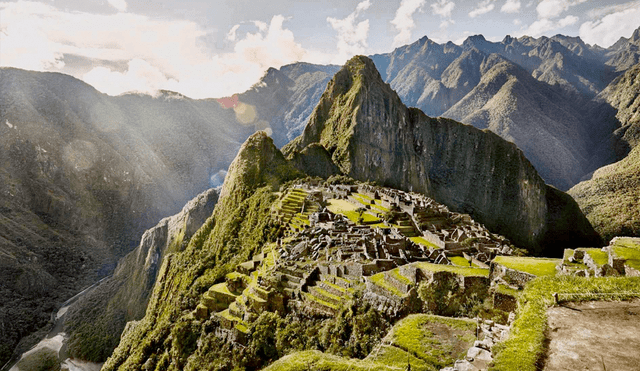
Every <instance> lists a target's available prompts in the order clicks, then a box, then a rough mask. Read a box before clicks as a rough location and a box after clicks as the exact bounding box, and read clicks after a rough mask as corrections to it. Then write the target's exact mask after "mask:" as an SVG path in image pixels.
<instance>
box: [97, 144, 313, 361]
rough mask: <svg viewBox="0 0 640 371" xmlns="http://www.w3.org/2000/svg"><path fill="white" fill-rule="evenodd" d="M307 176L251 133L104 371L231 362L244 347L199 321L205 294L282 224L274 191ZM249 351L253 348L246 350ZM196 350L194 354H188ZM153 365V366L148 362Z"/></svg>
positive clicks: (170, 257) (168, 258)
mask: <svg viewBox="0 0 640 371" xmlns="http://www.w3.org/2000/svg"><path fill="white" fill-rule="evenodd" d="M300 175H301V174H300V173H299V172H297V171H296V170H294V169H293V168H291V167H290V166H289V165H288V164H287V162H286V160H285V159H284V157H283V156H282V153H280V151H279V150H278V149H277V148H276V147H275V145H274V144H273V140H271V138H269V137H268V136H267V135H266V134H265V133H264V132H257V133H255V134H254V135H252V136H251V137H250V138H249V139H247V141H246V142H245V144H243V146H242V147H241V149H240V152H239V153H238V156H237V157H236V159H235V160H234V161H233V163H232V164H231V166H230V168H229V173H228V174H227V177H226V179H225V183H224V186H223V190H222V192H221V194H220V198H219V201H218V204H217V205H216V208H215V210H214V212H213V215H212V216H211V217H210V218H209V219H208V220H207V221H206V223H205V224H204V225H202V227H201V228H200V229H199V230H198V232H196V234H195V235H194V236H193V237H192V238H191V240H190V241H189V244H188V246H187V247H186V248H185V249H184V250H183V251H179V252H175V253H171V254H169V255H167V256H166V257H165V259H164V260H163V263H162V268H161V269H160V272H159V274H158V279H157V281H156V285H155V287H154V291H153V295H152V297H151V300H150V302H149V305H148V308H147V314H146V315H145V317H144V318H143V319H142V320H141V321H139V322H137V323H131V324H130V325H129V326H128V327H127V329H126V330H125V333H124V334H123V337H122V339H121V341H120V344H119V345H118V348H117V349H116V350H115V351H114V353H113V355H112V356H111V357H110V358H109V360H108V361H107V362H106V363H105V365H104V368H103V369H105V370H115V369H120V370H129V369H140V368H142V366H143V365H147V364H148V365H149V366H148V367H156V365H157V366H158V367H168V366H169V364H170V363H171V364H172V365H173V367H174V368H177V369H193V370H195V369H204V368H209V369H211V368H216V367H221V366H222V365H225V366H227V367H230V365H231V364H233V362H234V361H240V360H241V359H235V360H234V358H233V357H234V356H238V354H237V353H238V352H242V350H241V349H240V350H239V349H238V348H234V349H230V348H229V347H228V346H225V345H224V342H223V341H222V340H220V339H219V338H218V337H216V335H215V333H214V330H215V329H216V327H218V325H217V324H216V323H213V322H212V321H210V320H209V321H206V322H204V323H201V322H199V321H196V320H194V317H193V314H192V310H193V309H194V308H195V306H196V305H197V303H198V300H199V299H198V298H199V297H200V296H201V295H202V294H203V293H204V292H205V291H207V289H208V288H209V287H210V286H211V285H212V284H213V283H215V282H218V281H220V280H221V279H222V278H223V277H224V275H225V274H226V273H229V272H230V271H231V269H232V267H235V266H236V265H237V264H239V263H240V262H243V261H245V260H247V259H249V258H250V257H251V256H253V254H255V253H257V251H258V248H261V247H262V245H263V244H264V243H265V242H267V241H274V240H275V238H276V235H277V228H275V225H274V224H273V222H272V219H271V206H272V204H273V202H274V201H275V200H276V196H275V195H274V194H273V193H272V191H273V190H277V189H278V187H279V185H280V184H281V183H283V182H285V181H287V180H290V179H292V177H296V176H300ZM245 351H251V350H250V349H246V350H245ZM191 353H194V356H192V357H189V356H190V355H191ZM145 367H147V366H145Z"/></svg>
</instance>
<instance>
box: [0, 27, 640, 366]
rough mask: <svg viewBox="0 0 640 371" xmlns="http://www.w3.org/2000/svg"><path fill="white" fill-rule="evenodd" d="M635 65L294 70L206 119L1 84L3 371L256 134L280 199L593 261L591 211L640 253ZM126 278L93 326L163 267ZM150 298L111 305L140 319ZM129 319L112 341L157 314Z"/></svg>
mask: <svg viewBox="0 0 640 371" xmlns="http://www.w3.org/2000/svg"><path fill="white" fill-rule="evenodd" d="M639 47H640V29H639V30H636V31H635V32H634V33H633V35H631V37H630V38H621V39H620V40H619V41H618V42H617V43H615V44H614V45H612V46H611V47H609V48H607V49H603V48H600V47H597V46H590V45H587V44H585V43H584V42H583V41H582V40H580V39H579V38H572V37H566V36H562V35H556V36H554V37H551V38H547V37H541V38H538V39H535V38H531V37H526V36H525V37H520V38H512V37H508V36H507V37H505V39H504V40H502V41H501V42H490V41H487V40H486V39H484V37H482V36H473V37H470V38H468V39H467V40H466V41H465V42H464V43H463V44H462V45H460V46H459V45H455V44H453V43H451V42H449V43H446V44H438V43H435V42H433V41H432V40H429V39H428V38H426V37H423V38H421V39H420V40H418V41H416V42H415V43H413V44H411V45H407V46H403V47H400V48H398V49H396V50H394V51H393V52H391V53H387V54H378V55H373V56H371V57H370V60H369V59H367V58H363V57H360V59H358V60H354V61H352V65H351V67H353V64H356V65H364V66H366V68H364V69H363V70H358V71H355V70H354V71H351V72H349V68H347V69H346V70H345V69H342V68H341V67H339V66H321V65H312V64H308V63H295V64H291V65H288V66H284V67H282V68H280V69H273V68H272V69H269V70H268V71H267V72H266V73H265V75H264V77H263V78H262V79H261V80H260V81H259V82H257V83H256V84H255V85H254V86H253V87H252V88H251V89H249V90H248V91H246V92H244V93H241V94H237V95H234V96H232V97H226V98H220V99H203V100H193V99H190V98H188V97H185V96H183V95H180V94H178V93H174V92H168V91H161V92H158V94H157V95H156V96H149V95H142V94H134V93H131V94H124V95H121V96H117V97H110V96H107V95H105V94H102V93H100V92H98V91H97V90H95V89H94V88H92V87H91V86H89V85H87V84H85V83H83V82H81V81H79V80H77V79H75V78H73V77H70V76H67V75H63V74H57V73H40V72H31V71H23V70H18V69H13V68H2V69H0V164H2V166H1V167H0V202H1V203H0V212H1V215H0V217H1V219H0V267H1V268H2V269H0V275H1V277H0V292H1V295H2V296H1V297H2V298H6V300H3V302H2V304H0V305H2V311H0V316H1V318H0V321H1V322H2V324H3V326H2V327H0V337H2V338H3V339H6V341H4V342H2V344H1V345H0V364H3V363H4V362H5V361H6V360H8V359H9V357H10V356H11V354H12V353H13V352H14V351H15V352H16V353H20V352H22V351H24V350H26V349H28V348H29V347H30V345H31V344H33V343H34V342H35V341H37V338H38V336H40V335H42V331H46V327H45V330H40V332H39V333H38V332H37V331H38V330H39V329H42V328H43V326H45V325H46V324H47V322H48V320H49V314H50V312H51V311H53V310H54V309H55V308H56V306H57V305H58V304H59V303H61V302H62V301H64V299H65V298H68V297H69V296H71V294H72V293H75V292H78V291H80V289H81V288H82V287H85V286H87V285H88V284H90V283H92V282H94V281H95V280H97V279H98V278H100V277H104V276H105V275H108V274H110V273H111V272H112V270H113V269H114V268H115V266H116V263H117V261H118V259H120V258H121V257H123V256H124V255H125V254H127V253H128V252H129V251H131V250H132V249H134V248H135V247H136V246H138V242H139V240H140V236H141V235H142V233H143V231H144V230H145V229H147V228H150V227H151V226H153V225H154V224H155V223H157V221H158V220H159V219H161V218H162V217H165V216H167V215H171V214H174V213H176V212H178V211H179V210H180V209H181V208H182V206H183V205H184V204H185V203H186V202H187V201H188V200H189V199H191V198H192V197H194V196H196V195H198V194H199V193H200V192H203V191H205V190H206V189H207V188H209V187H210V186H218V185H220V184H222V180H223V179H224V174H225V173H226V170H227V168H228V167H229V165H230V164H231V162H232V160H233V159H234V158H235V157H236V153H237V151H238V149H239V148H240V146H241V143H243V142H244V141H245V140H246V139H247V138H248V137H249V136H250V135H251V134H252V133H253V132H255V131H256V130H266V131H267V132H268V133H269V134H270V135H271V137H272V138H273V145H275V146H276V147H279V148H282V152H283V153H284V154H282V153H280V152H279V151H278V152H275V151H274V152H273V156H275V157H277V158H278V161H277V162H279V163H281V164H282V166H283V168H282V169H280V170H281V172H280V173H278V174H279V175H278V176H277V177H276V178H278V179H279V178H283V179H284V178H288V177H292V176H294V175H295V174H298V175H299V174H300V172H302V173H305V174H308V175H310V176H320V177H323V178H327V177H329V176H331V175H335V174H339V173H342V174H347V175H349V176H351V177H353V178H356V179H359V180H363V181H365V180H369V181H376V182H378V183H379V184H384V185H387V186H392V187H395V188H398V189H404V190H407V191H416V192H423V193H426V194H429V195H431V196H433V197H434V198H435V199H437V200H439V201H440V202H442V203H444V204H446V205H448V206H449V207H451V208H452V209H453V210H456V211H459V212H466V213H469V214H471V215H473V217H474V218H476V219H478V220H481V221H482V222H483V223H485V224H486V225H487V226H488V227H489V228H491V229H492V230H494V231H495V232H496V233H502V234H504V235H506V236H508V237H509V238H510V239H511V240H512V241H513V242H514V243H516V244H517V245H520V246H522V247H526V248H528V249H529V250H530V251H532V252H535V253H538V254H542V253H545V254H548V253H551V254H555V253H557V250H556V249H557V248H558V246H562V245H563V244H567V243H583V244H585V245H592V244H598V243H599V242H598V241H597V240H598V237H597V235H596V234H595V232H593V229H591V226H590V225H589V223H588V222H587V219H584V216H583V215H582V213H580V210H579V209H578V206H577V205H579V206H580V207H581V208H582V210H583V211H584V213H585V215H586V216H587V218H588V220H589V221H590V222H591V224H592V225H593V226H594V227H595V229H596V231H597V232H598V233H600V234H601V236H602V237H604V238H606V239H608V238H610V237H611V236H613V235H617V234H620V233H625V234H632V235H635V234H638V231H639V230H640V228H639V227H638V219H637V217H636V214H637V213H636V212H635V208H634V205H635V204H636V203H637V198H638V196H637V194H636V193H637V192H636V191H635V190H637V189H638V187H637V184H638V152H637V151H638V150H637V148H636V143H637V138H638V134H637V133H638V125H637V122H638V113H637V108H638V94H637V91H638V82H637V81H638V80H637V76H638V70H639V67H638V59H639V55H640V51H639V49H638V48H639ZM363 71H364V72H363ZM354 76H360V77H362V78H363V81H359V82H358V81H356V80H358V79H357V78H355V79H354ZM358 84H361V85H360V87H359V88H356V87H357V86H356V85H358ZM362 84H363V85H362ZM412 106H414V107H417V109H416V108H407V107H412ZM429 116H442V117H441V118H437V119H436V118H431V117H429ZM453 120H456V121H460V122H462V123H463V124H468V125H460V124H459V123H457V122H455V121H453ZM395 125H399V126H397V127H396V126H395ZM477 129H480V130H477ZM493 133H495V134H497V135H494V134H493ZM296 138H297V139H296ZM501 138H502V139H501ZM503 139H506V141H505V140H503ZM509 142H511V143H509ZM288 143H289V144H288ZM263 144H264V143H263ZM270 145H271V144H270ZM270 145H269V146H270ZM269 146H268V147H269ZM471 147H472V148H474V150H475V151H476V152H469V151H468V150H469V148H471ZM269 148H270V147H269ZM277 153H280V154H277ZM443 154H446V155H443ZM280 156H282V157H280ZM285 156H286V159H285ZM275 157H274V158H275ZM245 160H246V161H247V162H249V163H250V162H251V161H252V160H251V159H249V158H246V159H245ZM609 164H611V165H609ZM605 165H608V166H605ZM264 166H267V165H264ZM603 166H605V167H603ZM598 169H599V170H598ZM260 171H262V170H260ZM260 171H259V172H258V173H260ZM274 171H275V170H274ZM283 172H284V173H283ZM285 173H286V174H285ZM283 174H284V175H283ZM270 177H273V176H270ZM581 180H585V182H582V183H580V184H578V183H579V182H580V181H581ZM545 183H549V184H551V185H552V186H554V187H550V186H548V185H546V184H545ZM576 184H577V185H576ZM239 187H240V190H242V189H243V187H244V186H242V185H240V186H239ZM571 187H573V188H571ZM226 188H227V189H228V186H226ZM570 188H571V189H570ZM568 189H570V190H569V194H570V195H572V196H573V197H574V198H575V199H576V201H577V202H578V204H577V205H576V203H575V202H574V201H573V200H572V199H571V197H569V196H567V195H566V194H565V193H564V192H562V191H560V190H568ZM223 192H224V191H223ZM232 193H235V191H234V192H232ZM240 193H241V192H240ZM245 196H246V195H245ZM241 198H244V196H243V197H241ZM612 203H614V204H615V205H617V206H616V207H615V208H612V207H611V205H612ZM496 210H498V212H496ZM620 214H622V215H624V216H625V217H624V218H621V217H619V216H618V215H620ZM569 220H572V221H573V222H568V221H569ZM205 224H206V223H205ZM567 231H569V232H570V233H563V232H567ZM178 234H179V233H178ZM576 236H577V237H576ZM167 238H169V237H167ZM187 239H188V238H187ZM187 242H188V241H186V240H185V246H183V248H184V247H186V244H187ZM159 245H162V243H159ZM140 246H146V247H140ZM140 246H138V248H137V250H135V251H143V252H138V253H136V254H138V255H140V256H142V255H145V253H144V251H146V250H145V248H148V245H145V244H144V243H143V244H141V245H140ZM162 246H163V247H162V249H168V250H171V249H172V248H169V247H167V245H166V244H165V245H162ZM225 246H226V245H225ZM174 247H175V246H174ZM225 248H226V247H225ZM158 249H160V248H158ZM162 249H161V250H162ZM152 250H153V249H152ZM162 251H164V250H162ZM172 251H173V250H172ZM152 255H153V254H152ZM158 256H160V257H162V256H164V252H162V253H160V254H159V255H158ZM127 259H128V260H127V261H129V263H125V262H121V263H120V267H126V268H119V272H121V276H119V278H114V279H112V280H111V281H109V282H110V284H109V285H106V284H105V285H103V286H102V288H101V289H100V290H97V291H95V294H94V296H93V297H90V298H93V299H87V300H88V301H85V302H84V304H83V305H85V307H86V306H87V305H88V306H91V305H93V303H94V302H93V301H91V300H94V299H95V300H98V299H96V298H101V299H100V301H98V302H99V303H101V304H100V305H103V304H105V303H108V300H107V301H103V300H106V299H104V297H107V296H109V295H111V294H113V295H116V294H114V293H117V292H119V291H118V290H119V288H117V287H122V286H126V284H124V283H123V282H128V281H127V280H126V279H125V278H124V277H125V276H128V275H129V273H127V272H131V271H135V270H136V269H147V271H148V272H149V273H148V277H147V278H145V280H147V281H145V282H152V283H153V282H155V276H156V274H157V271H156V270H155V269H157V265H156V266H154V267H155V268H153V269H152V270H150V271H149V268H148V267H147V268H142V267H140V264H139V263H140V261H137V262H136V263H135V264H134V263H132V262H133V261H136V259H138V258H135V259H134V258H133V257H132V256H129V257H128V258H127ZM156 264H159V263H158V262H156ZM132 267H134V268H132ZM125 273H126V274H125ZM114 282H115V283H114ZM148 284H149V283H148ZM116 286H117V287H116ZM149 290H150V288H149V287H147V291H145V292H144V293H141V292H136V293H131V292H129V291H127V290H125V291H122V292H120V294H117V295H120V297H127V295H134V296H136V298H137V299H136V301H135V303H145V302H146V300H147V299H148V295H150V293H149ZM105 293H108V294H105ZM78 308H79V307H78ZM76 312H78V311H76ZM25 313H29V314H28V315H25ZM119 313H120V314H118V316H120V317H118V318H119V319H118V320H117V321H116V322H115V323H117V326H116V328H119V327H121V326H122V325H123V323H124V319H125V318H126V320H127V321H128V320H132V319H139V318H140V317H141V316H142V314H143V313H142V312H140V311H136V312H135V313H127V314H124V315H123V314H122V312H119ZM102 314H103V312H100V313H96V316H97V317H96V318H98V317H99V316H100V315H102ZM71 317H73V316H71ZM111 320H112V319H111V318H108V319H106V320H105V321H104V322H100V323H99V326H103V325H105V324H109V323H112V322H110V321H111ZM70 323H71V322H70ZM70 327H73V326H70ZM87 331H89V330H87ZM115 332H116V333H119V330H118V331H115ZM29 334H32V336H31V337H29V336H28V335H29ZM21 339H22V342H20V340H21ZM19 342H20V344H19ZM18 344H19V345H18ZM111 344H112V343H111ZM17 345H18V347H17V348H16V346H17ZM110 346H113V345H110ZM107 347H108V346H107ZM77 354H83V353H82V351H81V350H79V351H78V353H77ZM100 354H101V355H100V356H99V357H97V358H102V359H103V358H104V357H105V354H106V353H100ZM89 358H91V357H89Z"/></svg>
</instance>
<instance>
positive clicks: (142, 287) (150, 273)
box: [64, 189, 218, 362]
mask: <svg viewBox="0 0 640 371" xmlns="http://www.w3.org/2000/svg"><path fill="white" fill-rule="evenodd" d="M217 201H218V191H217V190H215V189H209V190H207V191H205V192H203V193H202V194H200V195H198V196H197V197H196V198H194V199H192V200H191V201H189V202H188V203H187V204H186V205H185V206H184V208H183V209H182V211H181V212H180V213H178V214H176V215H174V216H171V217H168V218H164V219H162V220H161V221H160V223H158V224H157V225H156V226H155V227H153V228H151V229H149V230H147V231H146V232H145V233H144V234H143V235H142V239H141V241H140V244H139V245H138V247H136V249H135V250H133V251H131V252H130V253H129V254H127V255H126V256H125V257H124V258H123V259H121V260H120V262H119V263H118V267H117V268H116V270H115V272H114V273H113V276H111V277H109V278H108V279H106V280H105V281H102V282H101V283H100V284H99V285H98V286H97V287H95V288H94V289H92V290H91V291H90V292H88V293H87V294H85V295H84V296H83V297H82V298H81V299H79V300H78V301H76V302H75V303H74V304H73V305H72V306H71V307H70V308H69V309H68V310H67V315H66V317H65V327H64V332H65V333H66V334H68V335H70V339H69V340H68V342H67V344H68V352H69V355H70V356H71V357H73V358H79V359H84V360H90V361H93V362H104V361H105V360H106V359H107V357H108V356H109V355H110V354H111V353H112V352H113V349H114V348H115V347H116V345H117V344H118V341H119V340H120V334H121V333H122V331H123V330H124V327H125V324H126V322H129V321H134V320H140V319H141V318H142V317H144V313H145V311H146V308H147V303H148V301H149V297H150V296H151V291H152V289H153V286H154V284H155V282H156V278H157V276H158V271H159V270H160V265H161V264H162V260H163V259H164V257H165V256H167V255H168V254H171V253H175V252H179V251H181V250H183V249H184V248H185V247H186V245H187V244H188V242H189V240H190V239H191V237H192V236H193V235H194V234H195V232H196V231H197V230H198V228H200V226H202V225H203V224H204V222H205V221H206V220H207V218H209V217H210V216H211V213H212V212H213V209H214V206H215V205H216V203H217Z"/></svg>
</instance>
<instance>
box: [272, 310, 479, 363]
mask: <svg viewBox="0 0 640 371" xmlns="http://www.w3.org/2000/svg"><path fill="white" fill-rule="evenodd" d="M475 326H476V325H475V322H474V321H473V320H466V319H454V318H446V317H439V316H432V315H426V314H414V315H410V316H407V317H406V318H404V319H403V320H401V321H399V322H398V323H397V324H396V325H395V326H394V327H393V329H392V330H391V332H390V333H389V335H387V337H386V338H385V340H384V341H383V344H382V345H381V346H379V347H378V348H376V349H374V351H373V352H371V354H370V355H369V356H368V357H367V358H365V359H364V360H359V359H349V358H343V357H339V356H335V355H332V354H326V353H322V352H320V351H317V350H309V351H303V352H295V353H292V354H289V355H287V356H284V357H282V358H280V359H279V360H278V361H276V362H274V363H273V364H271V365H270V366H269V367H267V368H265V371H299V370H324V371H328V370H331V371H352V370H353V371H390V370H394V371H401V370H405V369H406V367H407V361H409V362H410V363H411V369H412V370H416V371H432V370H439V369H441V368H442V367H445V366H451V365H453V362H454V360H456V359H458V358H461V357H462V356H463V355H464V354H465V353H466V352H467V349H468V348H469V346H471V345H472V344H473V341H474V340H475Z"/></svg>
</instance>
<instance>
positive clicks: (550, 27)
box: [516, 15, 578, 37]
mask: <svg viewBox="0 0 640 371" xmlns="http://www.w3.org/2000/svg"><path fill="white" fill-rule="evenodd" d="M576 22H578V17H576V16H573V15H568V16H566V17H564V18H562V19H560V20H558V21H554V20H552V19H547V18H543V19H539V20H537V21H535V22H533V23H532V24H531V25H529V27H527V28H526V29H525V30H522V31H520V32H516V35H518V36H520V35H528V36H532V37H539V36H542V35H545V34H548V33H549V32H551V31H555V30H557V29H560V28H563V27H567V26H570V25H573V24H575V23H576Z"/></svg>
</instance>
